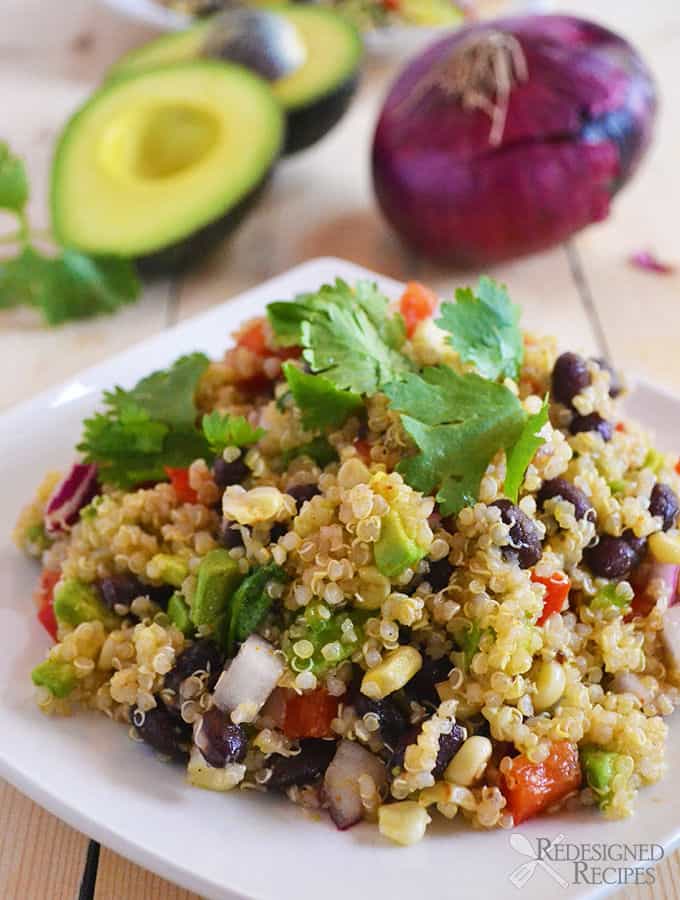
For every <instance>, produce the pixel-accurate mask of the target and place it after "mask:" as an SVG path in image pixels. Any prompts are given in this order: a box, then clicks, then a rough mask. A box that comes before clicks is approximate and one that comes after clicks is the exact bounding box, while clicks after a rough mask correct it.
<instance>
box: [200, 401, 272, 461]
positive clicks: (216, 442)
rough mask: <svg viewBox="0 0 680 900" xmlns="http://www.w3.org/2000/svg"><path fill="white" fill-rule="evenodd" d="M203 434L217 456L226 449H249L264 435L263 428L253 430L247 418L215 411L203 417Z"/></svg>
mask: <svg viewBox="0 0 680 900" xmlns="http://www.w3.org/2000/svg"><path fill="white" fill-rule="evenodd" d="M201 427H202V428H203V434H204V435H205V438H206V440H207V441H208V445H209V447H210V449H211V450H212V452H213V453H214V454H215V455H216V456H221V455H222V453H223V452H224V449H225V447H247V446H248V445H249V444H256V443H257V442H258V441H259V440H260V438H261V437H262V436H263V434H264V429H263V428H253V426H252V425H251V424H250V422H249V421H248V420H247V419H246V418H245V416H230V415H229V414H228V413H220V412H218V411H217V410H216V409H214V410H213V411H212V412H211V413H208V415H205V416H203V421H202V422H201Z"/></svg>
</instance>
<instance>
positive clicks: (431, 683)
mask: <svg viewBox="0 0 680 900" xmlns="http://www.w3.org/2000/svg"><path fill="white" fill-rule="evenodd" d="M452 668H453V664H452V663H451V660H449V659H448V657H446V656H442V658H441V659H432V657H431V656H426V657H425V658H424V660H423V665H422V668H421V669H420V670H419V671H418V672H416V674H415V675H414V676H413V678H412V679H411V680H410V681H409V682H408V684H407V685H406V686H405V687H404V693H405V694H406V696H407V697H408V699H409V700H415V701H416V702H417V703H430V704H435V705H437V704H439V694H438V693H437V690H436V688H435V685H436V684H439V682H440V681H446V679H447V678H448V676H449V672H450V671H451V669H452Z"/></svg>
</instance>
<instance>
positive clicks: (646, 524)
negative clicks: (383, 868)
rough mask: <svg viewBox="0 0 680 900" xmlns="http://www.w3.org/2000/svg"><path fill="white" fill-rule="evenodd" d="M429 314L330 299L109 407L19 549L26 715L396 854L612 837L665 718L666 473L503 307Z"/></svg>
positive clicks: (496, 289) (670, 525)
mask: <svg viewBox="0 0 680 900" xmlns="http://www.w3.org/2000/svg"><path fill="white" fill-rule="evenodd" d="M435 306H436V304H435V300H434V298H433V296H432V295H431V294H430V293H429V292H428V291H427V290H426V289H425V288H423V287H422V286H420V285H417V284H411V285H409V286H408V288H407V290H406V292H405V294H404V296H403V297H402V298H401V301H400V302H399V304H398V306H394V307H392V306H391V305H389V304H388V301H387V299H386V298H383V297H382V296H381V295H380V294H379V292H378V291H377V289H376V288H375V286H371V285H367V284H365V283H362V284H359V285H357V286H356V287H355V288H354V289H350V288H349V287H348V286H346V285H343V284H342V283H341V282H338V283H337V284H336V285H335V286H328V287H325V288H323V289H321V291H319V292H318V293H317V294H313V295H304V296H303V297H301V298H296V299H295V300H294V301H293V302H292V303H290V304H282V303H274V304H271V305H270V307H269V310H268V316H267V317H266V318H264V319H256V320H252V321H250V322H248V323H246V324H245V325H244V326H243V327H242V328H241V329H240V330H239V331H238V332H237V333H236V335H235V344H234V346H232V347H231V348H230V349H228V350H227V351H226V353H225V356H224V357H223V358H222V359H221V360H217V361H209V360H207V359H206V358H205V357H203V356H202V355H201V354H193V355H191V356H189V357H183V358H182V360H180V361H178V363H176V364H175V366H173V367H172V368H171V369H169V370H168V371H166V372H163V373H156V374H155V375H153V376H151V377H150V378H149V379H146V380H145V381H144V382H142V383H141V384H140V385H138V386H137V387H136V388H134V389H133V390H132V391H128V392H125V391H122V390H120V389H118V390H117V391H116V392H114V393H113V394H109V395H107V396H106V397H105V403H106V405H107V407H108V409H107V411H106V412H102V413H99V414H97V415H95V416H94V417H93V418H92V419H90V420H88V421H87V422H86V423H85V427H84V433H83V440H82V442H81V444H80V445H79V452H80V454H81V460H80V461H79V462H77V463H76V464H74V466H73V468H72V470H71V471H70V472H69V473H67V474H66V475H65V476H64V475H63V474H62V475H59V474H58V473H50V474H49V475H48V476H47V477H46V479H45V481H44V482H43V484H42V485H40V487H39V488H38V490H37V494H36V497H35V499H34V500H33V501H32V503H31V504H30V505H29V506H28V507H27V508H26V509H25V510H24V512H23V513H22V515H21V517H20V520H19V523H18V525H17V528H16V534H15V537H16V542H17V545H18V546H19V547H20V548H21V549H22V550H24V551H25V552H26V553H27V554H28V555H30V556H32V557H34V558H36V559H37V560H39V561H40V562H41V565H42V576H41V583H40V588H39V590H38V591H37V593H36V602H37V604H38V607H39V619H40V621H41V622H42V623H43V625H45V627H46V628H47V630H48V631H49V632H50V634H51V635H52V637H53V638H54V640H55V643H54V645H53V646H52V648H51V649H50V651H49V654H48V656H47V659H46V660H45V661H44V662H43V663H40V664H39V665H37V666H36V668H35V670H34V672H33V680H34V682H35V684H36V686H37V687H36V700H37V703H38V705H39V707H40V709H41V710H42V711H43V712H45V713H49V714H60V715H63V714H69V713H71V712H72V711H73V710H75V709H91V710H98V711H100V712H102V713H104V714H105V715H107V716H109V717H110V718H113V719H116V720H118V721H120V722H122V723H125V724H126V725H127V727H128V728H129V733H130V737H131V738H133V739H134V740H137V741H139V742H140V743H146V744H148V745H149V746H150V747H151V748H153V749H154V750H155V751H156V753H157V755H158V756H160V757H162V758H163V759H165V760H172V761H174V762H177V763H179V764H182V765H184V766H185V767H186V768H187V773H188V778H189V781H190V782H191V783H192V784H194V785H196V786H197V787H201V788H207V789H212V790H219V791H228V790H230V789H233V788H236V787H239V788H244V789H245V788H249V789H256V790H259V791H270V792H274V793H277V794H285V795H286V796H287V797H288V798H289V799H290V800H292V801H293V802H295V803H298V804H301V805H303V806H306V807H310V808H314V809H322V808H323V809H328V810H329V812H330V815H331V818H332V819H333V821H334V822H335V823H336V824H337V825H338V827H340V828H346V827H348V826H350V825H352V824H354V823H355V822H357V821H359V820H360V819H367V820H369V821H372V822H377V823H378V826H379V828H380V830H381V832H382V833H383V834H384V835H385V836H386V837H388V838H391V839H392V840H394V841H396V842H398V843H402V844H408V843H413V842H414V841H416V840H418V839H420V838H421V837H422V836H423V835H424V833H425V830H426V828H427V825H428V824H429V822H430V820H431V816H432V815H435V814H440V815H442V816H444V817H446V818H448V819H453V818H454V817H463V818H464V819H465V820H467V821H468V822H469V823H470V824H471V825H472V826H473V827H478V828H494V827H503V828H508V827H512V826H514V825H517V824H519V823H520V822H521V821H523V820H524V819H526V818H528V817H530V816H532V815H537V814H542V813H555V812H557V811H559V810H560V809H561V808H563V807H564V806H565V805H567V806H569V805H573V804H583V805H586V806H595V807H598V808H599V810H600V811H601V812H602V813H603V814H604V815H605V816H607V817H609V818H618V817H623V816H627V815H630V814H631V812H632V811H633V805H634V801H635V797H636V794H637V792H638V789H639V788H641V787H643V786H645V785H647V784H651V783H654V782H656V781H658V780H659V779H660V778H661V777H662V775H663V772H664V766H665V762H664V759H665V741H666V735H667V727H666V724H665V722H664V719H665V717H667V716H669V715H670V714H671V713H672V712H673V709H674V708H675V706H676V704H677V703H678V698H679V687H680V676H679V675H678V669H679V668H680V620H679V619H678V617H677V615H676V611H677V610H678V609H680V605H678V606H676V605H675V603H676V599H677V598H676V591H677V586H678V571H679V569H680V533H679V532H678V530H677V528H676V525H677V516H678V511H679V506H680V505H679V503H678V491H679V489H680V484H679V476H678V474H677V471H676V468H677V466H676V460H675V459H672V458H670V457H668V456H666V455H664V454H662V453H660V452H658V451H657V450H656V449H655V448H654V447H653V445H652V443H651V442H650V437H649V435H648V434H647V433H646V432H645V431H644V430H643V429H642V428H641V427H640V426H639V425H637V424H636V423H634V422H631V421H629V420H628V419H626V418H625V417H624V416H623V415H622V413H621V412H620V411H619V409H618V403H619V400H620V396H621V394H622V393H623V388H622V385H621V384H620V382H619V378H618V376H617V375H616V373H615V372H614V371H613V370H612V369H611V368H610V367H609V365H608V364H607V363H606V362H604V361H602V360H595V359H585V358H583V357H581V356H579V355H578V354H575V353H562V354H558V349H557V346H556V342H555V341H554V340H553V339H551V338H543V337H538V336H535V335H530V334H526V333H522V332H520V331H519V327H518V325H517V314H516V312H515V308H514V307H513V306H512V304H511V303H510V301H509V299H508V298H507V295H506V294H505V292H504V289H503V288H501V287H500V286H498V285H494V284H493V282H491V281H489V280H488V279H485V280H484V279H483V280H482V281H481V282H480V285H479V287H478V289H477V293H476V294H475V293H474V292H472V291H468V292H459V293H458V295H457V299H456V302H455V303H448V304H443V305H442V307H441V313H440V316H441V317H438V314H437V313H436V312H435ZM141 753H142V751H141V750H140V764H143V762H142V755H141Z"/></svg>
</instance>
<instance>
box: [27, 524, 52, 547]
mask: <svg viewBox="0 0 680 900" xmlns="http://www.w3.org/2000/svg"><path fill="white" fill-rule="evenodd" d="M24 539H25V541H26V543H28V544H31V545H32V546H33V547H35V548H36V549H38V550H47V548H48V547H51V546H52V544H53V541H52V539H51V538H50V537H49V536H48V534H47V532H46V531H45V526H44V525H43V523H42V522H37V523H36V524H35V525H30V526H29V527H28V528H27V529H26V532H25V535H24Z"/></svg>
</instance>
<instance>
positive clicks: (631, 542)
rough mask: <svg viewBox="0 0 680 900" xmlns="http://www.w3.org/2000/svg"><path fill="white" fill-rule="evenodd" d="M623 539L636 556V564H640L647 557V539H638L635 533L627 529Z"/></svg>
mask: <svg viewBox="0 0 680 900" xmlns="http://www.w3.org/2000/svg"><path fill="white" fill-rule="evenodd" d="M621 537H622V538H623V539H624V541H625V542H626V543H627V544H628V546H629V547H630V548H631V550H632V551H633V553H634V554H635V556H636V562H639V561H640V560H641V559H642V557H643V556H644V555H645V551H646V550H647V538H644V537H642V538H639V537H637V536H636V534H635V532H634V531H633V530H632V529H630V528H626V530H625V531H624V532H623V534H622V535H621Z"/></svg>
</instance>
